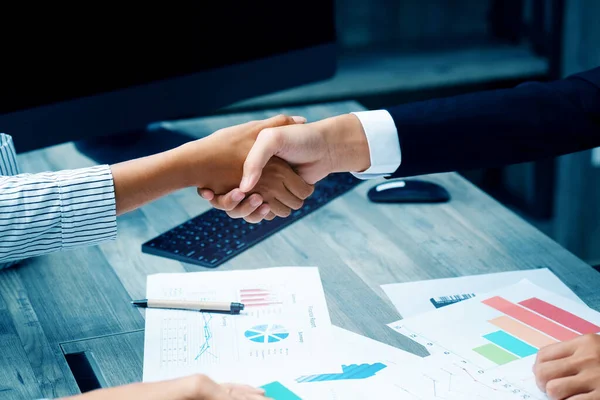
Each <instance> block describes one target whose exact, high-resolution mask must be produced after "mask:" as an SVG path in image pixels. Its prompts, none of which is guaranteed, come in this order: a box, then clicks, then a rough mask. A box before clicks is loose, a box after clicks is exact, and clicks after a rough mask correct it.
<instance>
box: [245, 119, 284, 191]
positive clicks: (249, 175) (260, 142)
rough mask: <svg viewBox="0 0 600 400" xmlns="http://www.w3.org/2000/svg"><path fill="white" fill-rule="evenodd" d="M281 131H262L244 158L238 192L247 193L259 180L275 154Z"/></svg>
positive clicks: (268, 129) (272, 129)
mask: <svg viewBox="0 0 600 400" xmlns="http://www.w3.org/2000/svg"><path fill="white" fill-rule="evenodd" d="M280 138H281V130H280V129H278V128H267V129H263V130H262V131H261V132H260V133H259V134H258V137H257V138H256V141H255V142H254V145H253V146H252V148H251V149H250V152H248V156H246V161H245V162H244V172H243V175H242V182H241V183H240V190H241V191H242V192H245V193H248V192H249V191H250V190H252V188H254V186H256V184H257V183H258V180H259V179H260V176H261V175H262V170H263V168H264V167H265V165H267V162H269V160H270V159H271V157H273V156H274V155H276V154H277V152H278V151H279V149H280V143H281V140H280Z"/></svg>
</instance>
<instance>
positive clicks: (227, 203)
mask: <svg viewBox="0 0 600 400" xmlns="http://www.w3.org/2000/svg"><path fill="white" fill-rule="evenodd" d="M245 197H246V194H245V193H244V192H242V191H241V190H240V189H233V190H232V191H231V192H229V193H227V194H224V195H222V196H216V197H215V198H213V199H212V200H211V201H210V204H211V205H212V206H213V207H214V208H216V209H219V210H223V211H231V210H233V209H234V208H235V207H237V206H238V204H240V202H241V201H242V200H244V198H245Z"/></svg>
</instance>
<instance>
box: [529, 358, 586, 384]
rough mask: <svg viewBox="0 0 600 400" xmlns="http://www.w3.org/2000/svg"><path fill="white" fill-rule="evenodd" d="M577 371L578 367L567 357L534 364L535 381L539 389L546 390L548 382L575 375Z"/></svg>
mask: <svg viewBox="0 0 600 400" xmlns="http://www.w3.org/2000/svg"><path fill="white" fill-rule="evenodd" d="M577 372H578V368H577V367H576V366H575V365H574V364H573V363H572V362H570V359H568V358H567V359H562V360H552V361H546V362H543V363H540V364H537V365H536V366H535V368H534V374H535V383H536V384H537V386H538V388H540V390H541V391H546V385H547V384H548V382H550V381H552V380H554V379H559V378H565V377H568V376H573V375H576V374H577Z"/></svg>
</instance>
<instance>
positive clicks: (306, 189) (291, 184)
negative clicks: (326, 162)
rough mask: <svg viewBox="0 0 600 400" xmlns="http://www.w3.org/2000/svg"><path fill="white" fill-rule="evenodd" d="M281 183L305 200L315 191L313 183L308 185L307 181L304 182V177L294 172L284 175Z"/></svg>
mask: <svg viewBox="0 0 600 400" xmlns="http://www.w3.org/2000/svg"><path fill="white" fill-rule="evenodd" d="M283 184H284V185H285V187H286V188H287V190H289V191H290V192H291V193H292V194H293V195H294V196H296V197H297V198H299V199H301V200H306V199H307V198H309V197H310V196H311V195H312V194H313V193H314V191H315V187H314V185H309V184H308V183H306V182H304V179H302V178H301V177H300V176H299V175H297V174H295V173H294V174H290V175H289V176H286V178H285V179H284V181H283Z"/></svg>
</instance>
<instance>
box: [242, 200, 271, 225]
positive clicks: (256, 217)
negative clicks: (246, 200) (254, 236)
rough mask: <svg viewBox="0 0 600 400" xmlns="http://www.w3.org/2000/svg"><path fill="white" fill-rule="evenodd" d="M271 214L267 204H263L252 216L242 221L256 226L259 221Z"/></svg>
mask: <svg viewBox="0 0 600 400" xmlns="http://www.w3.org/2000/svg"><path fill="white" fill-rule="evenodd" d="M270 212H271V208H270V207H269V205H268V204H266V203H263V205H261V206H260V207H258V209H257V210H256V211H254V212H253V213H252V214H250V215H248V216H247V217H244V220H245V221H246V222H248V223H251V224H258V223H259V222H260V221H262V220H263V219H265V217H266V216H267V215H268V214H269V213H270Z"/></svg>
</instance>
